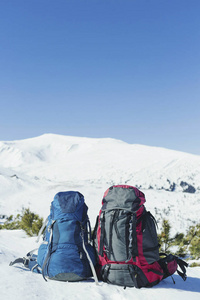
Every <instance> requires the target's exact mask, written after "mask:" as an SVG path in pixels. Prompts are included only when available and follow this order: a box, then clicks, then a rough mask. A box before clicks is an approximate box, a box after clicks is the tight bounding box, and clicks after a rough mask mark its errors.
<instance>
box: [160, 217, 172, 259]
mask: <svg viewBox="0 0 200 300" xmlns="http://www.w3.org/2000/svg"><path fill="white" fill-rule="evenodd" d="M170 231H171V225H170V224H169V221H168V220H165V219H164V220H163V222H162V230H161V233H160V234H158V242H159V244H160V251H161V252H164V253H166V254H168V253H169V252H170V251H169V250H170V247H171V246H172V245H173V241H174V238H170Z"/></svg>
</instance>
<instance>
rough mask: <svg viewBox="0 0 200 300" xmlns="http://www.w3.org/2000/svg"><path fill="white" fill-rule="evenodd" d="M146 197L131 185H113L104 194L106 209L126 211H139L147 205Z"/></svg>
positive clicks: (103, 202) (104, 207) (104, 206)
mask: <svg viewBox="0 0 200 300" xmlns="http://www.w3.org/2000/svg"><path fill="white" fill-rule="evenodd" d="M145 201H146V200H145V195H144V194H143V193H142V192H141V191H140V190H138V189H137V188H136V187H133V186H130V185H113V186H111V187H110V188H109V189H107V191H106V192H105V194H104V197H103V201H102V204H103V207H102V210H104V209H115V208H116V209H117V208H120V209H125V210H131V211H137V210H138V209H139V208H140V207H141V206H142V205H143V204H144V203H145Z"/></svg>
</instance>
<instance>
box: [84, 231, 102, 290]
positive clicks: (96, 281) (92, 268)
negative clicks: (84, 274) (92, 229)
mask: <svg viewBox="0 0 200 300" xmlns="http://www.w3.org/2000/svg"><path fill="white" fill-rule="evenodd" d="M81 237H82V244H83V250H84V251H85V254H86V256H87V259H88V261H89V264H90V267H91V270H92V274H93V277H94V280H95V283H96V285H99V283H98V279H97V274H96V272H95V268H94V265H93V262H92V260H91V258H90V256H89V253H88V251H87V249H86V247H85V242H84V228H83V227H82V226H81Z"/></svg>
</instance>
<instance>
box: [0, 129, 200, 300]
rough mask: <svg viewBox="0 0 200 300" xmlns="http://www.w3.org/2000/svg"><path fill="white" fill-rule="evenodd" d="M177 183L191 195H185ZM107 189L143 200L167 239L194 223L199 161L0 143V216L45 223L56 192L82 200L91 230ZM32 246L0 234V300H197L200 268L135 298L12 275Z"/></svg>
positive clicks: (85, 141)
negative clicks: (123, 188)
mask: <svg viewBox="0 0 200 300" xmlns="http://www.w3.org/2000/svg"><path fill="white" fill-rule="evenodd" d="M181 182H185V183H187V186H189V185H190V186H192V187H193V188H194V189H195V193H187V192H184V187H183V185H181ZM113 184H130V185H134V186H137V187H139V188H140V189H141V190H142V191H143V192H144V193H145V195H146V201H147V202H146V207H147V209H149V210H150V211H151V212H152V213H153V215H154V216H155V218H156V219H157V221H158V222H159V223H158V224H159V225H160V224H161V222H162V219H163V218H167V219H169V221H170V223H171V225H172V230H173V231H172V233H173V234H175V233H177V232H186V230H187V228H188V227H189V226H190V225H193V224H196V223H200V216H199V211H200V156H198V155H192V154H188V153H184V152H179V151H174V150H169V149H164V148H158V147H149V146H144V145H136V144H133V145H130V144H127V143H125V142H122V141H119V140H115V139H110V138H106V139H91V138H80V137H70V136H60V135H54V134H45V135H42V136H39V137H36V138H31V139H27V140H18V141H2V142H0V216H3V215H7V216H10V215H11V214H14V215H16V214H17V213H20V212H21V210H22V207H25V208H28V207H29V208H30V209H31V210H32V211H34V212H35V213H38V214H39V215H40V216H42V217H43V218H44V219H45V218H46V216H47V215H48V214H49V208H50V203H51V201H52V200H53V197H54V195H55V194H56V193H57V192H60V191H66V190H76V191H79V192H81V193H82V194H83V195H84V196H85V201H86V204H87V205H88V208H89V211H88V213H89V217H90V220H91V225H92V227H93V226H94V224H95V219H96V216H97V214H98V212H99V209H100V207H101V200H102V197H103V193H104V192H105V190H106V189H107V188H108V187H109V186H111V185H113ZM172 186H173V187H174V188H172ZM4 221H5V220H3V219H1V220H0V222H2V223H3V222H4ZM35 240H36V238H35V237H33V238H30V237H27V236H26V235H25V233H24V232H23V231H21V230H14V231H9V230H0V278H1V280H0V293H1V299H5V300H7V299H12V300H13V299H16V300H18V299H22V298H23V299H25V300H26V299H38V298H41V299H58V300H59V299H68V298H69V299H95V298H96V299H115V300H117V299H133V298H134V299H136V300H137V299H144V298H145V299H162V300H164V299H169V298H170V299H179V298H180V297H181V298H182V300H184V299H186V298H187V299H191V300H193V299H197V298H198V299H199V296H200V268H199V267H196V268H188V271H187V274H188V279H187V281H186V282H183V280H182V279H181V278H180V277H179V276H178V275H174V279H175V281H176V284H175V285H174V284H173V282H172V280H171V278H167V279H165V280H164V281H162V282H161V283H160V284H159V285H157V286H156V287H153V288H151V289H145V288H142V289H140V290H137V289H135V288H126V289H125V290H124V289H123V288H121V287H118V286H112V285H108V284H106V283H102V282H101V283H100V285H99V286H96V285H95V283H94V282H93V280H88V281H84V282H78V283H62V282H54V281H50V280H48V282H45V281H44V279H43V278H42V276H41V275H38V274H33V273H31V272H29V271H27V270H26V269H24V268H23V267H22V266H20V265H15V266H12V267H10V266H9V263H10V261H12V260H14V259H15V258H17V257H21V256H24V255H25V254H26V253H27V252H28V251H30V250H32V249H34V248H36V247H38V245H37V244H36V243H35Z"/></svg>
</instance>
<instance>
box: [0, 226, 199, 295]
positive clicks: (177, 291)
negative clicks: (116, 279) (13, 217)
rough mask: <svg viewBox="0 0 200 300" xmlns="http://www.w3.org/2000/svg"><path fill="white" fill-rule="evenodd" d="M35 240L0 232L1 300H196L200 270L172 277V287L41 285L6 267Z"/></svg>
mask: <svg viewBox="0 0 200 300" xmlns="http://www.w3.org/2000/svg"><path fill="white" fill-rule="evenodd" d="M35 240H36V238H35V237H34V238H29V237H27V236H26V235H25V234H24V232H23V231H21V230H14V231H7V230H1V231H0V241H1V242H0V295H1V299H4V300H21V299H24V300H29V299H30V300H35V299H42V300H46V299H56V300H61V299H63V300H66V299H71V300H76V299H81V300H94V299H95V300H106V299H107V300H123V299H124V300H125V299H128V300H130V299H135V300H143V299H153V300H160V299H162V300H165V299H166V300H169V299H170V300H177V299H181V300H188V299H190V300H199V299H200V267H197V268H188V269H187V274H188V278H187V280H186V281H185V282H184V281H183V280H182V279H181V277H180V276H178V275H174V276H173V277H174V280H175V282H176V283H175V284H173V282H172V279H171V278H167V279H165V280H163V281H162V282H160V283H159V284H158V285H157V286H155V287H153V288H148V289H146V288H142V289H139V290H138V289H135V288H126V289H125V290H124V289H123V287H119V286H114V285H108V284H106V283H103V282H100V283H99V286H96V285H95V283H94V281H93V280H92V279H91V280H88V281H84V282H77V283H69V282H56V281H51V280H48V281H47V282H46V281H44V279H43V277H42V276H41V275H40V274H35V273H31V272H30V271H28V270H27V269H26V268H24V267H23V266H22V265H20V264H16V265H14V266H9V263H10V261H13V260H14V259H15V258H17V257H20V256H23V255H25V254H26V253H27V252H28V251H29V250H32V249H34V248H36V247H37V244H36V243H35Z"/></svg>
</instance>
